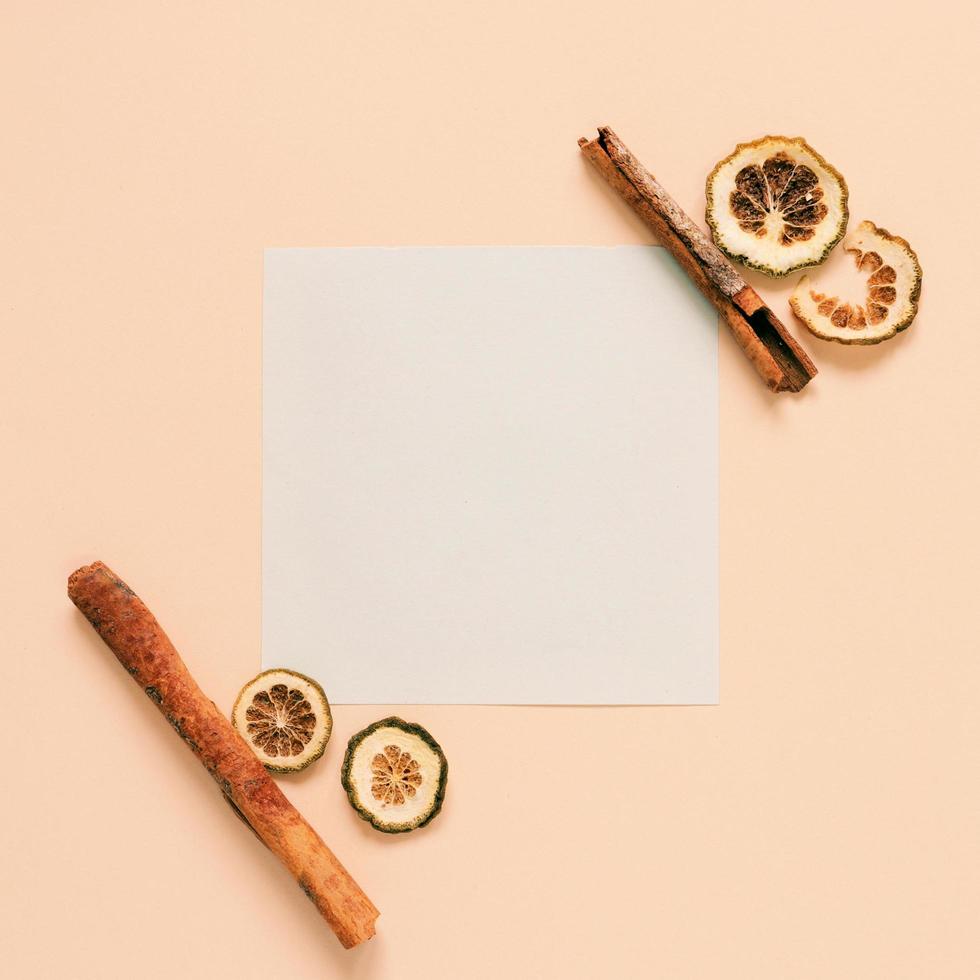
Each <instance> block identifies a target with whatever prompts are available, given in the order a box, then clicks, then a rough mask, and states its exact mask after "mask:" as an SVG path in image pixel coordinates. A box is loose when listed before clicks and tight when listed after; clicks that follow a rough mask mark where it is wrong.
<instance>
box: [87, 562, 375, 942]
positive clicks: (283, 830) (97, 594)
mask: <svg viewBox="0 0 980 980" xmlns="http://www.w3.org/2000/svg"><path fill="white" fill-rule="evenodd" d="M68 596H69V598H70V599H71V601H72V602H74V603H75V605H76V606H77V607H78V608H79V609H80V610H81V612H82V613H83V614H84V616H85V618H86V619H87V620H88V621H89V622H90V623H91V624H92V626H93V627H94V628H95V630H96V632H98V634H99V636H101V637H102V639H103V640H105V642H106V644H107V646H108V647H109V649H110V650H112V652H113V653H114V654H115V655H116V658H117V659H118V660H119V662H120V663H121V664H122V665H123V667H125V668H126V671H127V672H128V673H129V675H130V676H131V677H132V678H133V680H134V681H136V683H137V684H139V686H140V687H141V688H142V689H143V692H144V693H145V694H146V696H147V697H148V698H149V699H150V700H151V701H152V702H153V703H154V704H155V705H156V706H157V708H158V709H159V710H160V712H161V713H162V714H163V715H164V717H165V718H166V719H167V721H168V722H169V723H170V725H171V727H172V728H173V729H174V731H175V732H177V734H178V735H179V736H180V737H181V738H182V739H183V740H184V742H186V743H187V745H188V747H189V748H190V749H191V751H192V752H193V753H194V754H195V755H196V756H197V758H198V759H199V760H200V761H201V762H202V763H203V765H204V768H205V769H207V771H208V772H209V773H210V774H211V776H212V778H213V779H214V781H215V782H216V783H217V784H218V786H219V787H220V788H221V792H222V793H223V794H224V795H225V798H226V799H227V801H228V802H229V803H230V804H231V806H232V808H233V809H234V810H235V811H236V813H237V814H238V815H239V816H240V817H241V818H242V819H243V820H244V821H245V823H246V824H247V825H248V826H249V827H250V828H251V829H252V830H253V831H254V832H255V834H256V836H257V837H258V838H259V840H261V841H262V843H264V844H265V845H266V846H267V847H268V848H269V850H271V851H272V853H273V854H275V855H276V857H278V858H279V860H280V861H282V863H283V864H284V865H285V866H286V868H287V869H288V871H289V873H290V874H291V875H292V876H293V877H294V878H295V879H296V881H297V882H298V884H299V886H300V887H301V888H302V889H303V891H304V892H305V893H306V895H307V897H308V898H309V899H310V901H311V902H313V904H314V905H315V906H316V908H317V910H318V911H319V912H320V914H321V915H322V916H323V917H324V918H325V919H326V920H327V922H328V923H329V924H330V927H331V928H332V929H333V931H334V932H335V933H336V935H337V938H338V939H339V940H340V942H341V943H342V944H343V945H344V946H345V947H347V948H350V947H352V946H356V945H358V943H361V942H364V941H365V940H366V939H370V938H371V937H372V936H373V935H374V921H375V919H376V918H377V917H378V910H377V909H376V908H375V907H374V905H373V904H372V903H371V901H370V899H369V898H368V897H367V896H366V895H365V894H364V892H363V891H361V889H360V887H359V886H358V885H357V882H355V881H354V879H353V878H351V876H350V875H349V874H348V873H347V871H346V869H345V868H344V866H343V865H342V864H341V863H340V862H339V861H338V860H337V858H336V857H335V856H334V854H333V852H332V851H331V850H330V848H328V847H327V845H326V844H324V843H323V841H322V840H321V839H320V837H319V836H318V835H317V833H316V831H314V830H313V828H312V827H311V826H310V825H309V824H308V823H307V822H306V821H305V820H304V819H303V817H302V816H301V814H300V813H299V811H298V810H296V808H295V807H294V806H293V805H292V804H291V803H290V802H289V800H287V799H286V797H285V796H284V795H283V793H282V791H281V790H280V789H279V787H278V786H277V785H276V784H275V782H274V781H273V780H272V778H271V777H270V776H269V774H268V772H266V769H265V766H263V765H262V763H261V762H260V761H259V760H258V758H257V757H256V756H255V753H254V752H252V750H251V749H250V748H249V747H248V745H247V744H246V743H245V741H244V739H242V737H241V736H240V735H239V734H238V732H236V731H235V729H234V728H232V726H231V723H230V722H229V721H228V720H227V719H226V718H225V717H224V715H222V714H221V712H219V711H218V709H217V707H215V705H214V702H212V701H211V700H210V699H209V698H208V697H207V696H206V695H205V694H204V693H203V692H202V691H201V689H200V688H199V687H198V686H197V684H196V683H195V681H194V678H193V677H192V676H191V674H190V672H189V671H188V669H187V667H186V666H185V664H184V662H183V660H182V659H181V658H180V654H178V653H177V651H176V649H174V646H173V644H172V643H171V642H170V640H169V638H168V637H167V634H166V633H164V631H163V629H162V628H161V626H160V624H159V623H158V622H157V621H156V619H155V618H154V616H153V614H152V613H151V612H150V610H149V609H147V607H146V606H145V605H144V604H143V602H142V601H141V600H140V599H139V597H138V596H137V595H136V593H135V592H133V590H132V589H131V588H130V587H129V586H128V585H127V584H126V583H125V582H124V581H123V580H122V579H121V578H119V576H118V575H116V574H115V573H114V572H113V571H112V570H111V569H109V568H107V567H106V566H105V565H104V564H103V563H102V562H95V564H93V565H87V566H85V567H84V568H79V569H78V570H77V571H76V572H74V573H72V575H71V577H70V578H69V579H68Z"/></svg>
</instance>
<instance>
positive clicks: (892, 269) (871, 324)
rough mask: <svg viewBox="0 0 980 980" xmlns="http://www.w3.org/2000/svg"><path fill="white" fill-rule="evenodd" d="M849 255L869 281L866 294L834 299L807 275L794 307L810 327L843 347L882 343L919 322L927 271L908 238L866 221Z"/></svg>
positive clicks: (850, 242) (848, 241)
mask: <svg viewBox="0 0 980 980" xmlns="http://www.w3.org/2000/svg"><path fill="white" fill-rule="evenodd" d="M844 251H845V252H847V253H849V254H850V255H853V256H854V264H855V265H856V266H857V270H858V273H859V274H860V276H861V277H862V278H863V279H864V282H863V284H862V285H863V287H864V288H863V290H862V295H861V296H860V297H856V298H852V299H842V298H840V297H838V296H828V295H827V294H826V293H824V292H821V291H820V289H818V287H817V284H816V283H811V281H810V278H809V277H808V276H803V277H802V278H801V279H800V281H799V283H798V285H797V287H796V289H795V290H794V291H793V295H792V296H791V297H790V301H789V304H790V306H791V307H792V308H793V312H794V313H795V314H796V315H797V317H799V319H800V320H802V321H803V323H804V324H806V326H807V328H808V329H809V330H810V331H811V332H812V333H814V334H816V335H817V336H818V337H821V338H823V339H824V340H836V341H837V342H838V343H841V344H880V343H881V342H882V341H883V340H888V338H889V337H894V336H895V334H897V333H899V332H900V331H902V330H905V329H906V327H908V326H909V325H910V324H911V323H912V321H913V320H914V319H915V314H916V313H917V312H918V309H919V294H920V292H921V291H922V268H921V267H920V265H919V259H918V257H917V256H916V254H915V252H913V251H912V247H911V246H910V245H909V243H908V242H907V241H906V240H905V239H904V238H899V237H898V236H897V235H892V234H890V233H889V232H887V231H885V229H884V228H879V227H878V226H877V225H876V224H874V223H873V222H871V221H862V222H861V224H859V225H858V226H857V228H855V229H854V231H852V232H851V233H850V234H848V236H847V238H845V239H844Z"/></svg>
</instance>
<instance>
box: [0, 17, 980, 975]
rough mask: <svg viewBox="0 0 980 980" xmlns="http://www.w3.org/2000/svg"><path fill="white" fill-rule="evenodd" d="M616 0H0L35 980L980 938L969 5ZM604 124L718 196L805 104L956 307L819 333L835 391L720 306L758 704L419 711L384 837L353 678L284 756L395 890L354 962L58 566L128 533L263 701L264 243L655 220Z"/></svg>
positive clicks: (159, 606) (326, 814) (803, 971)
mask: <svg viewBox="0 0 980 980" xmlns="http://www.w3.org/2000/svg"><path fill="white" fill-rule="evenodd" d="M600 8H601V5H599V4H594V3H590V4H584V3H578V2H575V3H571V4H570V3H568V2H567V0H563V2H558V0H554V2H550V3H528V2H520V3H517V2H497V3H495V4H492V5H472V4H465V3H459V2H445V0H436V2H429V3H424V4H422V3H406V2H402V3H397V4H396V3H386V2H385V3H382V2H375V3H370V4H338V3H330V2H327V0H316V2H300V0H292V2H290V3H272V2H269V3H243V2H225V3H200V2H198V0H195V2H175V0H170V2H167V3H149V2H136V3H133V2H118V3H106V2H89V3H85V4H67V3H50V2H38V0H32V2H23V3H15V2H7V3H4V5H3V12H4V29H3V32H2V51H0V71H2V73H3V78H2V83H3V84H2V92H3V99H4V112H3V119H4V130H3V147H4V148H3V152H2V154H0V167H2V173H0V177H2V179H0V195H2V229H3V233H2V236H0V239H2V247H3V266H2V282H3V304H2V315H3V351H2V365H3V383H2V393H0V399H2V406H0V408H2V410H0V437H2V445H3V449H4V453H3V458H4V462H5V468H4V480H3V483H2V487H0V514H2V521H3V555H4V559H3V579H2V582H0V585H2V593H0V594H2V596H3V607H4V612H5V615H4V633H3V636H4V641H3V647H2V648H3V654H4V656H3V665H4V674H3V677H4V681H5V685H4V688H5V692H6V697H5V698H4V701H3V704H4V708H5V714H4V719H3V732H4V736H5V737H4V743H5V750H6V751H5V756H6V760H7V763H8V775H7V780H8V782H7V789H6V791H5V793H4V802H3V804H2V806H0V836H2V840H3V841H4V845H5V848H4V850H5V856H4V864H3V872H2V889H3V891H2V899H3V908H2V910H0V923H2V925H0V934H2V935H0V948H2V949H3V957H4V969H3V972H4V974H5V975H8V976H16V977H72V978H76V977H77V978H92V977H100V978H101V977H112V978H114V977H132V976H140V977H175V976H183V977H216V976H234V977H239V978H242V980H244V978H253V977H254V978H269V977H299V978H305V977H323V976H336V977H348V978H362V980H366V978H372V980H376V978H383V980H388V978H392V980H415V978H426V980H439V978H489V977H501V976H505V977H518V978H538V977H541V978H606V977H637V976H662V977H671V978H699V980H700V978H727V977H739V978H741V977H746V978H753V980H761V978H766V980H768V978H773V980H775V978H787V977H792V978H811V977H812V978H818V977H819V978H851V977H855V978H862V980H863V978H879V977H880V978H888V980H898V978H922V977H942V978H966V977H975V976H977V975H978V973H980V953H978V942H977V939H976V935H975V933H973V934H971V933H972V932H973V930H972V927H974V926H975V924H976V911H977V906H978V901H980V854H978V846H977V840H978V834H977V818H978V816H980V788H978V780H977V773H978V763H980V758H978V746H980V739H978V735H980V731H978V721H977V719H978V711H977V695H978V690H980V686H978V681H980V666H978V657H977V648H978V643H977V637H976V632H977V630H976V623H977V611H976V609H977V600H976V591H977V582H978V567H977V564H978V560H977V553H978V546H980V521H978V516H977V515H978V503H977V502H978V491H980V481H978V472H980V470H978V466H977V449H976V429H977V425H976V423H977V416H978V408H977V403H978V398H977V390H976V378H977V377H978V376H980V341H978V334H977V315H976V308H975V303H973V302H972V297H973V292H974V291H975V290H973V288H972V287H973V285H974V283H975V282H976V279H977V272H976V255H977V248H976V243H975V242H974V241H973V240H972V239H973V234H974V229H975V228H976V227H977V225H978V221H977V218H978V217H980V215H978V208H977V195H976V193H975V191H974V189H973V184H974V183H975V181H976V173H977V169H978V166H980V153H978V144H977V137H976V135H975V119H974V118H973V117H974V115H975V112H974V106H975V100H976V95H977V73H976V70H975V39H976V36H977V27H978V25H977V20H976V18H977V15H976V13H975V9H974V8H968V7H967V5H965V4H957V5H953V4H930V5H928V7H927V8H926V9H923V10H921V11H920V8H919V7H918V6H916V7H913V6H912V5H911V4H906V5H905V6H904V8H902V7H882V6H880V5H874V4H871V5H869V4H865V5H860V4H852V3H847V4H844V3H836V4H821V5H816V6H814V5H810V6H807V7H792V6H787V5H786V4H776V3H771V2H768V0H760V2H754V3H752V4H751V5H748V6H744V5H738V4H729V5H727V6H726V7H724V8H722V9H719V10H717V11H711V10H709V9H708V8H707V7H706V6H705V5H695V4H671V5H669V7H668V10H667V12H658V9H657V6H656V5H655V4H654V3H652V2H651V0H643V2H638V3H631V2H628V0H627V2H623V3H620V4H619V5H618V8H617V9H618V12H617V13H615V14H614V13H608V14H606V15H605V16H603V15H602V13H601V9H600ZM607 121H608V122H610V123H611V124H613V125H615V126H616V127H617V128H618V129H619V131H620V133H621V134H622V135H623V136H624V137H625V138H626V140H627V141H628V142H629V143H630V145H631V146H633V148H634V149H635V150H636V151H637V152H638V153H639V155H640V156H641V158H642V159H643V160H644V161H646V162H648V164H649V165H650V166H651V167H652V168H653V169H654V170H655V171H656V172H657V173H658V175H659V176H660V177H661V178H662V180H663V181H664V182H665V184H666V185H667V186H668V187H669V188H671V189H672V190H673V191H674V193H675V195H676V196H677V197H678V199H679V200H680V202H681V203H682V204H683V205H684V206H686V207H687V208H688V209H689V210H690V211H691V212H692V214H695V215H697V214H699V213H700V210H701V208H702V205H703V196H702V193H703V189H702V182H703V179H704V176H705V174H706V172H707V171H708V169H709V167H710V166H711V164H712V163H713V162H714V161H715V160H716V159H717V158H719V157H720V156H721V155H723V154H724V153H727V152H728V151H729V150H730V149H731V147H732V146H733V145H734V143H735V142H736V141H737V140H739V139H745V138H750V137H755V136H758V135H761V134H763V133H765V132H767V131H772V132H786V133H790V134H795V133H802V134H804V135H806V136H807V137H808V138H809V139H810V141H811V142H812V143H813V144H814V145H815V146H816V147H817V148H818V149H820V150H821V151H822V152H823V153H825V154H826V155H827V156H828V158H829V159H830V160H832V161H833V162H834V163H835V164H836V165H837V166H838V167H839V168H840V169H841V170H842V171H843V172H844V173H845V174H846V176H847V178H848V180H849V182H850V185H851V188H852V197H851V203H852V206H853V214H854V215H855V217H856V218H861V217H871V218H873V219H875V220H877V221H878V222H880V223H882V224H884V225H885V226H887V227H888V228H890V229H891V230H892V231H896V232H898V233H900V234H904V235H905V236H906V237H908V238H909V239H910V240H911V241H912V243H913V244H914V245H915V246H916V247H917V249H918V251H919V255H920V257H921V259H922V262H923V265H924V267H925V269H926V286H925V299H924V302H923V307H922V313H921V315H920V317H919V319H918V321H917V323H916V324H915V326H914V327H913V328H912V330H911V332H910V333H908V334H907V335H905V336H904V337H902V338H899V339H898V340H895V341H893V342H891V343H889V344H888V345H886V346H884V347H882V348H880V349H877V350H849V349H843V348H838V347H832V346H828V345H826V344H822V343H820V342H819V341H815V340H810V339H808V338H804V343H805V344H806V346H807V348H808V349H809V350H810V351H811V352H812V353H813V355H814V356H815V357H816V358H817V360H818V361H819V365H820V367H821V369H822V373H821V374H820V376H819V378H818V379H817V380H816V382H815V383H814V384H813V385H812V387H811V389H810V390H808V391H807V392H806V393H805V395H804V396H803V397H800V398H792V397H788V396H782V397H779V398H774V397H772V396H770V395H768V394H767V393H766V392H765V391H764V390H763V389H762V387H761V386H760V385H759V383H758V382H757V380H756V379H755V377H754V376H753V375H752V374H751V372H750V371H749V370H748V368H747V365H746V364H745V362H744V360H743V359H742V358H741V356H740V355H739V354H738V353H737V351H736V350H735V349H734V347H733V345H732V343H731V342H730V341H729V339H728V338H727V337H725V338H723V342H722V350H721V373H722V379H721V381H722V461H721V462H722V488H721V489H722V501H723V503H722V515H721V517H722V555H721V561H722V583H721V585H722V704H721V706H720V707H717V708H669V709H635V710H633V709H601V708H596V709H509V708H486V709H473V708H463V707H456V708H424V709H423V708H419V709H415V708H412V707H406V708H404V710H403V713H404V714H405V715H407V716H409V717H411V718H415V719H417V720H419V721H422V722H423V723H425V724H426V725H428V726H429V727H430V728H431V730H432V731H433V733H434V734H435V735H436V736H437V737H438V738H439V739H440V740H441V741H442V743H443V745H444V746H445V748H446V750H447V752H448V754H449V757H450V759H451V761H452V765H453V772H452V780H451V783H450V792H449V800H448V803H447V807H446V810H445V813H444V814H443V815H442V816H441V817H440V818H439V820H438V822H437V823H435V824H434V825H432V827H430V828H429V829H428V830H426V831H424V832H421V833H419V834H417V835H413V836H411V837H409V838H406V839H391V840H389V839H385V838H382V837H380V836H379V835H376V834H374V833H372V832H371V830H370V829H369V828H368V827H366V826H365V825H363V824H361V823H360V822H359V821H358V820H357V819H356V818H355V817H354V815H353V814H352V812H351V811H350V810H349V809H348V808H347V806H346V804H345V802H344V799H343V798H342V796H341V791H340V788H339V785H338V779H337V771H338V767H339V763H340V758H341V754H342V749H343V746H344V744H345V742H346V740H347V738H348V736H349V735H350V734H351V733H352V732H353V731H355V730H356V729H357V728H358V727H360V726H361V725H363V724H364V723H366V722H368V721H370V720H372V719H373V718H374V717H377V716H378V714H379V710H378V709H373V708H370V707H365V708H357V709H353V708H338V710H337V712H336V730H335V734H334V738H333V742H332V743H331V745H330V748H329V751H328V754H327V756H326V758H325V759H324V760H323V761H322V762H320V763H319V764H318V766H317V767H316V768H314V769H312V770H311V771H310V772H309V773H308V774H306V775H304V776H302V777H300V778H298V779H292V780H283V786H284V789H285V790H286V792H287V793H288V794H289V796H290V797H291V798H292V799H293V800H294V801H295V802H296V803H297V804H298V805H299V806H300V807H301V808H302V809H303V810H304V811H306V813H307V814H308V816H309V817H310V818H311V819H312V821H313V822H314V823H315V824H316V825H317V826H318V827H319V828H320V829H321V830H322V832H323V835H324V837H325V838H327V840H328V841H329V842H330V843H331V844H332V845H333V846H334V847H335V848H336V850H337V851H338V853H339V854H340V855H341V857H342V858H343V859H344V860H345V861H346V862H347V863H348V865H349V866H350V868H351V869H352V870H353V872H354V873H355V874H356V876H357V877H358V878H359V880H360V881H361V882H362V883H363V885H364V886H365V888H366V889H367V891H368V892H369V893H370V894H371V896H372V897H373V898H374V899H375V901H376V902H377V904H378V905H379V906H380V907H381V909H382V911H383V917H382V919H381V920H380V922H379V926H380V931H379V936H378V938H377V940H376V941H375V942H373V943H371V944H369V945H368V946H366V947H364V948H362V949H359V950H357V951H354V952H352V953H344V952H343V951H342V950H341V949H340V947H339V946H338V945H337V944H336V943H335V941H334V940H333V938H332V937H331V936H330V935H329V933H328V932H327V930H326V929H325V927H324V926H323V924H322V923H321V922H320V921H319V920H318V918H317V916H316V915H315V913H314V911H313V910H312V908H310V907H309V905H308V903H307V902H306V900H305V899H304V897H303V895H302V894H301V892H300V890H299V889H298V888H297V887H296V886H295V885H294V884H293V883H291V882H290V880H289V879H288V877H287V876H286V875H285V874H283V873H282V872H281V871H280V869H279V868H277V867H276V866H275V864H274V862H273V859H272V858H271V857H270V856H269V855H267V854H265V853H263V852H262V851H261V850H259V849H258V848H257V847H256V846H255V842H254V841H253V840H252V839H251V837H250V836H249V835H248V834H247V832H245V830H244V829H243V828H242V827H241V826H240V825H239V824H238V823H237V822H236V821H235V820H234V819H233V817H232V816H231V814H230V813H229V812H228V810H227V808H226V807H224V806H222V805H221V803H220V801H219V799H218V796H217V794H216V792H215V789H214V787H213V786H212V785H211V784H210V782H209V780H208V779H207V777H206V775H205V773H204V772H203V770H202V769H201V767H200V766H199V765H198V764H197V763H196V762H195V761H194V760H193V758H192V757H191V756H190V755H189V753H188V752H187V751H186V749H185V748H184V747H183V746H181V745H180V744H179V743H178V740H177V739H175V738H174V737H173V735H172V733H171V732H170V731H168V730H167V726H165V725H164V724H162V722H161V721H160V719H159V718H158V717H157V716H156V715H155V714H154V713H153V711H152V710H151V708H150V706H149V705H148V704H147V702H146V699H145V698H144V697H143V696H142V694H141V693H140V692H139V691H138V690H137V688H136V687H135V685H133V684H132V683H131V682H130V681H129V679H128V678H127V677H126V675H125V674H124V673H123V672H122V671H121V670H120V669H119V667H118V665H117V664H116V663H115V662H114V661H113V660H112V658H111V657H110V655H109V654H108V653H107V651H106V650H105V649H104V648H103V647H102V646H101V645H100V643H99V642H98V641H97V640H96V638H95V636H94V634H93V633H92V632H91V631H90V630H89V628H88V626H87V625H86V624H85V623H84V622H83V621H81V619H80V617H79V616H78V615H77V614H76V613H75V612H74V610H73V608H72V607H71V606H70V605H69V603H68V601H67V599H66V598H65V595H64V583H65V578H66V576H67V574H68V572H69V571H71V569H72V568H74V567H75V566H76V565H78V564H80V563H82V562H86V561H89V560H91V559H93V558H96V557H101V558H104V559H105V560H107V561H109V562H110V563H111V564H112V565H113V566H114V567H116V568H117V570H118V571H120V572H121V573H122V574H123V575H124V576H126V577H127V578H128V579H129V580H130V581H131V582H132V583H133V584H134V585H135V586H136V588H137V589H138V590H139V591H140V592H141V593H142V594H143V595H144V597H145V598H146V599H147V600H148V601H149V602H150V604H151V605H152V607H153V608H154V609H155V610H156V611H157V612H158V614H159V616H160V618H161V619H162V621H163V622H164V624H165V625H166V626H167V628H168V629H169V631H170V633H171V635H172V636H173V638H174V639H175V641H176V643H177V644H178V646H179V647H180V648H181V649H182V650H183V652H184V654H185V656H186V659H187V661H188V662H189V664H190V665H191V667H192V669H193V670H194V672H195V674H196V675H197V677H198V678H199V680H200V682H201V684H202V686H203V687H204V688H205V690H207V691H208V692H209V693H210V694H212V696H213V697H214V698H215V699H216V701H217V702H218V703H219V704H220V705H225V706H230V704H231V701H232V699H233V696H234V694H235V693H236V691H237V689H238V687H239V685H240V684H241V683H242V682H243V681H244V680H245V679H246V678H248V677H249V676H250V675H251V674H252V673H254V671H255V670H256V668H257V666H258V658H259V648H258V642H259V598H260V597H259V493H260V484H259V473H260V469H259V461H260V446H259V432H260V387H259V377H260V373H259V369H260V364H259V329H260V322H261V306H260V304H261V262H262V248H263V246H267V245H331V244H385V243H423V244H424V243H448V244H452V243H490V244H497V243H545V244H549V243H615V242H639V241H646V240H648V239H647V235H646V232H645V231H644V230H643V228H641V227H640V226H639V225H638V224H637V223H636V222H634V221H633V220H632V219H631V218H630V217H629V216H628V215H627V214H626V213H625V212H624V209H623V208H622V207H621V206H619V205H618V204H617V203H616V202H614V201H613V200H612V199H611V198H609V197H608V195H607V194H606V193H605V191H604V190H603V188H602V187H601V186H599V185H598V184H597V183H596V181H595V180H594V179H593V178H592V176H591V175H590V174H589V173H588V172H587V171H586V169H585V166H584V164H583V162H582V161H581V160H580V159H579V156H578V152H577V150H576V147H575V140H576V138H577V137H578V136H579V135H583V134H588V133H590V132H591V131H592V129H593V127H594V126H595V125H596V124H598V123H602V122H607ZM758 284H759V285H760V287H764V291H765V294H766V296H767V297H769V298H770V299H771V300H772V301H773V304H774V306H775V308H776V309H777V311H778V312H779V313H784V314H786V315H787V317H788V311H787V308H786V304H785V293H786V287H785V286H780V287H777V288H772V287H771V285H770V284H768V283H758ZM351 653H352V651H343V650H338V651H337V656H349V655H351ZM11 712H12V716H11Z"/></svg>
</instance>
